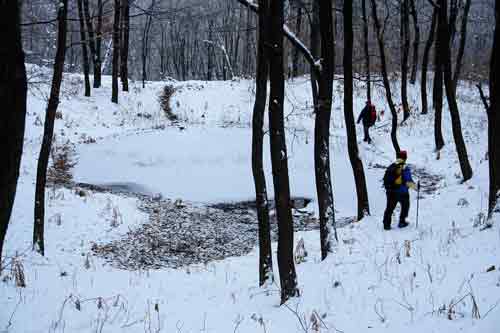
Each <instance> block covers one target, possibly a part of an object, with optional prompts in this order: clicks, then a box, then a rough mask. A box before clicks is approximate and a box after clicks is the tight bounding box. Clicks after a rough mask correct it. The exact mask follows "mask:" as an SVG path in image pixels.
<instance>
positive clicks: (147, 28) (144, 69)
mask: <svg viewBox="0 0 500 333" xmlns="http://www.w3.org/2000/svg"><path fill="white" fill-rule="evenodd" d="M154 6H155V2H154V0H153V1H152V2H151V6H150V7H149V10H150V11H151V10H153V8H154ZM152 20H153V18H152V17H151V15H149V16H148V18H147V19H146V24H145V25H144V30H143V33H142V57H141V58H142V87H143V88H145V87H146V80H147V66H148V65H147V61H148V53H149V52H148V50H149V31H150V30H151V23H152ZM183 67H184V68H183V79H184V80H185V79H186V72H187V68H186V59H185V57H184V59H183Z"/></svg>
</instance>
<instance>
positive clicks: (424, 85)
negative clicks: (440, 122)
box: [420, 9, 437, 114]
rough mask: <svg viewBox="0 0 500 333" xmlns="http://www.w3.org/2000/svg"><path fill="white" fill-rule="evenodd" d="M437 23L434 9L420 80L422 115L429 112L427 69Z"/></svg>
mask: <svg viewBox="0 0 500 333" xmlns="http://www.w3.org/2000/svg"><path fill="white" fill-rule="evenodd" d="M436 22H437V11H436V9H434V11H433V13H432V21H431V27H430V30H429V37H428V38H427V42H426V43H425V48H424V56H423V59H422V79H421V80H420V96H421V98H422V114H427V113H428V112H429V105H428V103H427V68H428V67H429V54H430V52H431V48H432V44H434V36H435V35H436Z"/></svg>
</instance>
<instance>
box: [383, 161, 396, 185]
mask: <svg viewBox="0 0 500 333" xmlns="http://www.w3.org/2000/svg"><path fill="white" fill-rule="evenodd" d="M397 168H398V165H397V164H396V163H392V164H391V165H389V166H388V167H387V169H386V170H385V174H384V188H385V189H386V190H387V191H390V190H395V189H397V188H398V186H397V185H396V184H395V182H396V177H397V175H396V170H397Z"/></svg>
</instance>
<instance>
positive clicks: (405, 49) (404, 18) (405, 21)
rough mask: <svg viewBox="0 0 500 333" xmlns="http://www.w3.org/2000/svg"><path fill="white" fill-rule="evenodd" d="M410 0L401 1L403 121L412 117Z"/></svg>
mask: <svg viewBox="0 0 500 333" xmlns="http://www.w3.org/2000/svg"><path fill="white" fill-rule="evenodd" d="M408 16H409V15H408V0H402V1H401V3H400V20H401V28H400V46H401V104H402V105H403V122H404V121H405V120H406V119H408V118H409V117H410V106H409V105H408V57H409V53H410V31H409V30H410V23H409V17H408Z"/></svg>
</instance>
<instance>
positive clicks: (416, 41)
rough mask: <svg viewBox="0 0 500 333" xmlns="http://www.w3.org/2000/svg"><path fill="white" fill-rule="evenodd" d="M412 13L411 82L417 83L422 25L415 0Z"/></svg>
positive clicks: (412, 0)
mask: <svg viewBox="0 0 500 333" xmlns="http://www.w3.org/2000/svg"><path fill="white" fill-rule="evenodd" d="M410 14H411V17H412V21H413V60H412V67H411V75H410V83H411V84H415V81H416V80H417V67H418V49H419V45H420V26H419V24H418V14H417V7H416V5H415V0H410Z"/></svg>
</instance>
